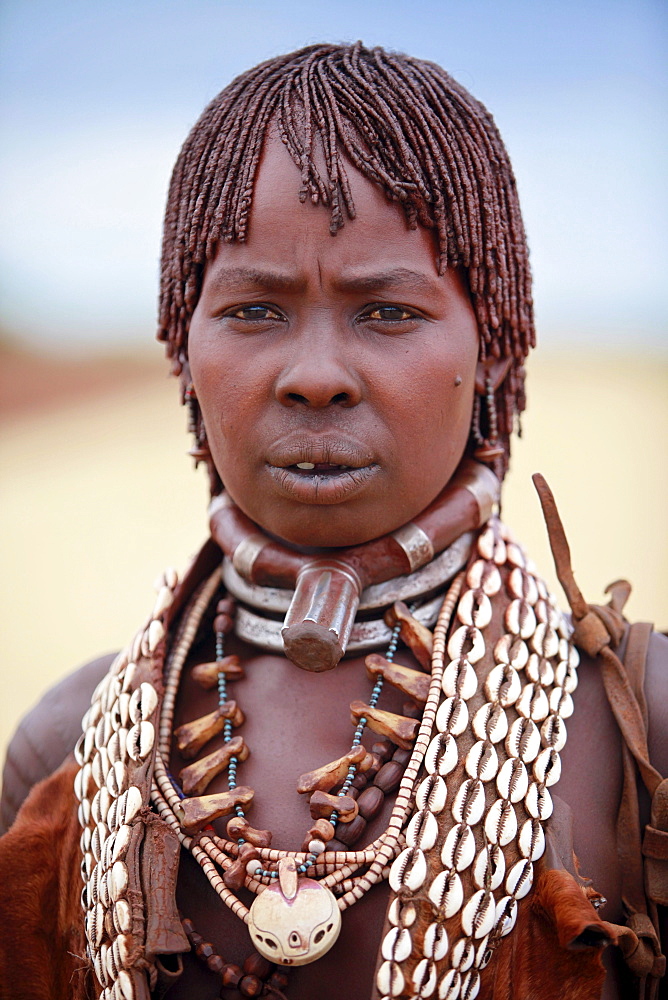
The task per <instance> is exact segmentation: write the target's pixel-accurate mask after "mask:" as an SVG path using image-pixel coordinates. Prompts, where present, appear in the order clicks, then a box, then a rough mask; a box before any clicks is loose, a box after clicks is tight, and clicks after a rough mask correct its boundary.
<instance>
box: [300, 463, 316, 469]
mask: <svg viewBox="0 0 668 1000" xmlns="http://www.w3.org/2000/svg"><path fill="white" fill-rule="evenodd" d="M297 468H298V469H306V470H308V471H310V470H311V469H315V465H314V464H313V462H297Z"/></svg>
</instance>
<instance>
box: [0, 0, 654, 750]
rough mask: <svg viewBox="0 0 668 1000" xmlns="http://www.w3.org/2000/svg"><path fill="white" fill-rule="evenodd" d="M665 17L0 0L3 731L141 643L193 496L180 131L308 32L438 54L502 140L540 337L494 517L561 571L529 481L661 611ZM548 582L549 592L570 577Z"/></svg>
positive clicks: (188, 531)
mask: <svg viewBox="0 0 668 1000" xmlns="http://www.w3.org/2000/svg"><path fill="white" fill-rule="evenodd" d="M667 27H668V8H666V5H665V3H663V2H658V0H656V2H650V0H604V2H594V0H579V2H572V0H561V2H560V3H558V4H557V3H548V2H543V3H536V2H535V0H505V2H504V3H503V4H499V3H496V2H494V0H467V2H466V3H464V2H461V0H460V2H454V0H453V2H447V0H442V2H438V3H436V2H426V0H412V2H411V3H407V2H406V3H397V2H393V0H389V2H388V0H385V2H378V0H366V2H365V3H364V4H360V3H358V2H355V3H353V2H336V0H333V2H331V3H323V2H320V0H311V2H309V3H306V2H302V0H283V2H282V3H281V4H276V3H275V2H271V3H270V2H259V0H247V2H245V3H238V2H234V3H231V2H228V0H215V2H213V0H211V2H207V0H190V2H189V3H188V4H183V3H180V2H176V0H173V2H172V0H163V2H160V3H158V2H150V0H132V2H129V0H115V2H114V3H113V4H107V3H104V2H101V0H60V2H58V3H53V2H47V0H30V2H26V0H4V2H3V4H2V6H1V7H0V121H1V128H2V144H1V150H0V199H1V207H2V216H3V225H2V230H1V232H0V295H1V303H0V331H1V332H0V369H1V372H0V379H1V382H0V390H1V398H0V407H1V410H0V412H1V413H2V417H3V420H2V427H1V428H0V463H1V474H2V492H1V494H0V544H1V546H2V558H3V565H4V572H3V574H2V579H1V583H0V586H1V588H2V590H1V591H0V608H1V611H0V614H1V616H2V627H1V632H2V638H1V640H0V641H1V643H2V659H3V672H4V680H3V697H2V701H1V704H0V750H2V749H3V748H4V744H5V742H6V740H7V739H8V737H9V735H10V733H11V731H12V730H13V728H14V726H15V725H16V722H17V720H18V718H19V717H20V716H21V714H22V713H23V712H25V711H26V710H27V709H28V708H29V707H30V705H31V704H32V703H33V702H34V701H35V700H36V699H37V698H38V697H39V695H40V693H41V692H42V691H43V690H44V689H45V688H46V687H48V686H49V685H50V684H51V683H53V682H54V681H55V680H57V679H58V678H59V677H61V676H63V674H65V673H66V672H68V671H69V670H71V669H72V668H73V667H75V666H77V665H78V664H80V663H82V662H84V661H86V660H87V659H90V658H92V657H94V656H96V655H98V654H100V653H103V652H106V651H108V650H112V649H117V648H119V647H120V646H121V645H123V644H125V642H126V641H128V640H129V638H130V637H131V635H132V633H133V632H134V630H135V629H136V627H137V626H138V625H140V624H141V622H142V620H143V618H144V617H145V615H146V613H147V612H148V611H149V610H150V608H151V606H152V590H151V584H152V580H153V579H154V577H155V576H156V575H157V574H158V572H160V571H161V570H162V569H163V568H164V567H165V566H166V565H170V564H171V565H175V566H176V567H178V568H179V569H182V568H183V566H184V564H185V563H186V561H187V559H188V557H189V556H190V554H192V552H193V551H194V550H195V549H196V547H197V546H198V545H199V543H200V542H201V541H202V540H203V538H204V536H205V530H206V498H207V489H206V483H205V479H204V475H203V474H202V473H201V472H200V473H198V474H194V473H193V472H192V470H191V469H190V467H189V466H190V461H189V460H188V459H187V458H186V457H185V454H184V453H185V451H186V449H187V447H188V446H189V445H188V441H187V438H186V434H185V430H184V428H185V414H184V413H183V412H182V411H180V410H179V407H178V405H177V392H176V385H175V384H172V383H170V381H169V380H168V378H167V372H166V365H165V363H164V361H162V359H161V349H160V348H159V347H158V346H157V345H155V344H154V343H153V342H152V337H153V331H154V326H155V318H154V314H155V301H156V289H157V276H158V255H159V244H160V227H161V214H162V208H163V203H164V199H165V193H166V188H167V183H168V179H169V173H170V170H171V166H172V163H173V161H174V159H175V157H176V155H177V152H178V149H179V146H180V143H181V142H182V140H183V138H184V137H185V135H186V133H187V131H188V129H189V128H190V126H191V125H192V124H193V122H194V121H195V119H196V118H197V116H198V115H199V113H200V111H201V110H202V108H203V107H204V105H205V104H206V103H207V102H208V101H209V100H210V99H211V98H212V97H213V96H214V95H215V94H216V93H217V92H218V91H219V90H220V89H221V88H222V87H223V86H224V85H225V84H227V83H228V82H229V81H230V80H231V79H232V78H233V77H234V76H235V75H236V74H237V73H239V72H241V71H242V70H244V69H246V68H247V67H249V66H251V65H253V64H254V63H256V62H259V61H261V60H263V59H266V58H268V57H270V56H272V55H275V54H278V53H281V52H284V51H289V50H291V49H294V48H298V47H300V46H302V45H306V44H309V43H311V42H316V41H322V40H327V41H354V40H356V39H357V38H361V39H363V41H364V42H365V43H366V44H370V45H373V44H381V45H384V46H386V47H389V48H394V49H401V50H405V51H408V52H410V53H411V54H413V55H416V56H420V57H422V58H426V59H432V60H435V61H436V62H438V63H440V64H441V65H443V66H444V67H445V68H446V69H448V71H449V72H451V73H452V74H453V75H454V76H455V77H456V78H457V79H459V80H460V81H461V82H462V83H463V84H464V85H465V86H466V87H468V88H469V89H470V90H471V91H472V92H473V93H474V94H475V95H476V96H477V97H479V98H480V99H481V100H483V101H484V102H485V103H486V104H487V105H488V107H489V108H490V109H491V111H492V112H493V114H494V116H495V118H496V121H497V123H498V125H499V127H500V130H501V133H502V135H503V136H504V138H505V140H506V143H507V145H508V147H509V149H510V154H511V158H512V160H513V163H514V166H515V171H516V175H517V179H518V185H519V189H520V195H521V199H522V204H523V208H524V215H525V222H526V226H527V230H528V234H529V241H530V246H531V251H532V262H533V269H534V274H535V298H536V306H537V319H538V330H539V346H540V349H539V351H538V352H537V354H536V357H535V358H534V359H532V360H531V361H530V363H529V368H528V371H529V383H528V387H529V410H528V413H527V414H526V416H525V420H524V437H523V439H522V440H521V441H520V442H518V443H517V444H516V446H515V451H514V457H513V464H512V472H511V475H510V478H509V482H508V488H507V490H506V499H505V503H504V516H505V518H506V520H507V521H508V522H509V523H510V524H511V526H513V527H514V528H515V529H516V531H517V533H518V534H519V535H520V537H521V538H522V540H523V541H524V543H525V545H526V546H527V548H528V549H529V551H530V552H531V553H532V554H533V556H534V558H535V559H536V561H537V562H538V564H539V566H540V567H541V569H542V570H543V572H544V573H545V575H546V577H547V578H548V580H549V581H550V582H551V583H553V585H555V586H557V585H556V582H555V578H554V573H553V572H552V564H551V559H550V557H549V552H548V547H547V543H546V540H545V532H544V529H543V527H542V522H541V518H540V514H539V508H538V503H537V500H536V498H535V495H534V492H533V488H532V486H531V482H530V475H531V473H532V472H534V471H536V470H540V471H542V472H543V473H544V474H545V475H546V476H547V478H548V481H549V482H550V483H551V485H552V487H553V489H554V490H555V493H556V495H557V499H558V501H559V504H560V508H561V511H562V516H563V518H564V521H565V524H566V528H567V531H568V534H569V537H570V541H571V548H572V551H573V565H574V569H575V572H576V575H577V577H578V579H579V582H580V585H581V586H582V588H583V590H584V592H585V595H586V596H587V598H588V599H589V600H591V601H601V600H602V591H603V587H604V586H605V585H606V584H607V583H608V582H610V581H611V580H613V579H615V578H617V577H619V576H626V577H628V578H629V579H631V581H632V582H633V584H634V593H633V596H632V598H631V601H630V604H629V609H628V610H629V616H630V617H631V618H642V619H650V620H654V621H655V623H656V624H657V626H659V627H662V628H666V627H667V626H668V594H667V589H666V579H667V578H668V542H667V532H666V519H665V497H666V496H667V495H668V462H667V461H666V444H665V442H666V440H668V393H666V388H667V383H668V377H667V376H668V338H667V336H666V333H667V316H668V301H667V300H668V282H667V281H666V273H667V271H668V268H667V264H668V246H667V244H668V238H667V236H666V231H667V227H666V221H667V219H666V215H667V213H666V184H665V177H666V167H667V163H666V161H667V159H668V156H667V153H666V117H667V108H668V102H667V93H668V59H667V58H666V56H667V55H668V40H667ZM559 593H560V592H559Z"/></svg>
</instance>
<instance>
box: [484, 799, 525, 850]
mask: <svg viewBox="0 0 668 1000" xmlns="http://www.w3.org/2000/svg"><path fill="white" fill-rule="evenodd" d="M485 833H486V834H487V839H488V840H489V841H490V842H491V843H492V844H500V845H501V847H505V846H506V844H509V843H510V841H511V840H512V839H513V837H514V836H515V834H516V833H517V816H516V815H515V810H514V809H513V806H512V805H511V803H510V802H509V800H508V799H497V800H496V802H493V803H492V805H491V806H490V807H489V811H488V813H487V816H486V817H485Z"/></svg>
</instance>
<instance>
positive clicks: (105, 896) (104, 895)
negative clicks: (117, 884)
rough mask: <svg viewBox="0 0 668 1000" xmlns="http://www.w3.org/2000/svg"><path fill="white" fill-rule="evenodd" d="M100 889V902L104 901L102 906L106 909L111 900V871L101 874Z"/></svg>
mask: <svg viewBox="0 0 668 1000" xmlns="http://www.w3.org/2000/svg"><path fill="white" fill-rule="evenodd" d="M98 891H99V894H100V902H101V903H102V906H103V907H104V908H105V910H106V909H107V907H108V906H109V904H110V902H111V898H110V896H109V872H103V873H102V875H101V876H100V885H99V890H98Z"/></svg>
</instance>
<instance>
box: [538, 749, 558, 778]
mask: <svg viewBox="0 0 668 1000" xmlns="http://www.w3.org/2000/svg"><path fill="white" fill-rule="evenodd" d="M533 776H534V778H535V779H536V781H538V782H540V783H541V784H544V785H547V787H548V788H550V787H551V786H552V785H556V783H557V782H558V781H559V778H560V777H561V757H560V756H559V754H558V753H557V751H556V750H553V749H552V747H546V748H545V749H544V750H541V752H540V753H539V754H538V756H537V757H536V759H535V761H534V764H533Z"/></svg>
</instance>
